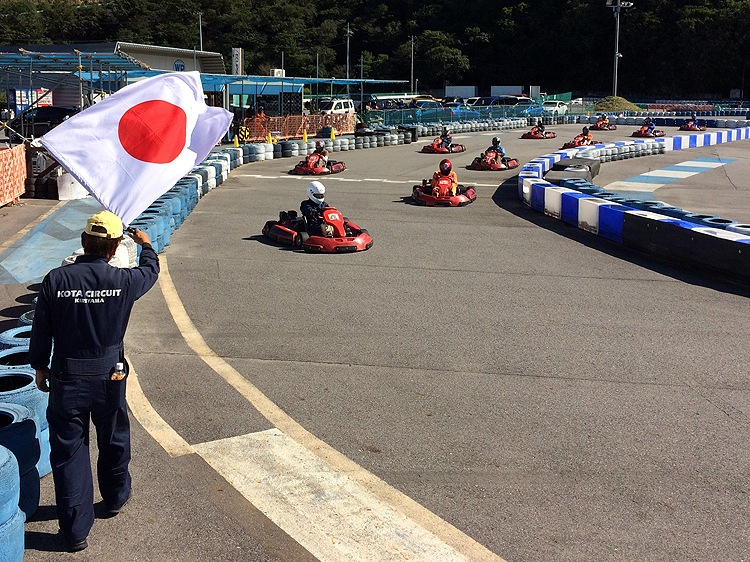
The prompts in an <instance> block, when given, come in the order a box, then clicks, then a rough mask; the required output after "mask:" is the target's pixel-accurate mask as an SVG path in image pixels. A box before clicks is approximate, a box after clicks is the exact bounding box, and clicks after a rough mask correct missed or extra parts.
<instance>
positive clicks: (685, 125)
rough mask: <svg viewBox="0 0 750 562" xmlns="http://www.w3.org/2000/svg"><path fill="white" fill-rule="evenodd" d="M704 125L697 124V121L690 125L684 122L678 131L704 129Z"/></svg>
mask: <svg viewBox="0 0 750 562" xmlns="http://www.w3.org/2000/svg"><path fill="white" fill-rule="evenodd" d="M705 130H706V127H704V126H703V125H700V126H698V124H697V123H695V122H693V124H692V125H688V124H687V123H685V124H684V125H683V126H682V127H680V131H705Z"/></svg>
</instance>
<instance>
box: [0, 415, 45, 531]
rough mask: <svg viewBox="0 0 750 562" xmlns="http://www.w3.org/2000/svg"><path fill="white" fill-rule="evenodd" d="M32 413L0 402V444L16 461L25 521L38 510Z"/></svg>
mask: <svg viewBox="0 0 750 562" xmlns="http://www.w3.org/2000/svg"><path fill="white" fill-rule="evenodd" d="M37 431H38V429H37V425H36V423H35V422H34V414H33V412H32V411H31V410H30V409H29V408H27V407H26V406H21V405H20V404H9V403H0V445H2V446H3V447H6V448H7V449H8V450H10V452H11V453H13V454H14V455H15V457H16V460H17V461H18V472H19V475H20V482H19V485H20V490H19V500H18V507H19V508H21V511H23V513H24V514H25V515H26V519H29V518H30V517H31V516H32V515H34V513H35V512H36V510H37V508H38V507H39V472H38V471H37V468H36V465H37V463H38V462H39V454H40V449H39V440H38V433H37Z"/></svg>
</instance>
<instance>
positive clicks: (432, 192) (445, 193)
mask: <svg viewBox="0 0 750 562" xmlns="http://www.w3.org/2000/svg"><path fill="white" fill-rule="evenodd" d="M451 183H452V182H451V180H450V178H448V177H441V178H440V179H439V180H438V183H437V186H435V187H434V188H433V187H432V185H430V182H429V181H427V180H422V185H415V186H414V191H412V194H411V198H412V200H413V201H414V202H415V203H416V204H417V205H426V206H427V207H463V206H464V205H468V204H469V203H473V202H474V200H475V199H476V198H477V192H476V191H475V190H474V188H473V187H471V186H468V187H464V186H463V185H459V186H458V188H457V189H456V194H455V195H451V192H452V189H451V187H452V185H451Z"/></svg>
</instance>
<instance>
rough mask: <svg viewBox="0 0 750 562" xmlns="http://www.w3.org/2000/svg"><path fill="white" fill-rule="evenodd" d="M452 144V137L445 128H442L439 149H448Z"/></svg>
mask: <svg viewBox="0 0 750 562" xmlns="http://www.w3.org/2000/svg"><path fill="white" fill-rule="evenodd" d="M452 142H453V137H452V136H451V134H450V133H449V132H448V128H447V127H443V132H442V133H440V148H450V147H451V143H452Z"/></svg>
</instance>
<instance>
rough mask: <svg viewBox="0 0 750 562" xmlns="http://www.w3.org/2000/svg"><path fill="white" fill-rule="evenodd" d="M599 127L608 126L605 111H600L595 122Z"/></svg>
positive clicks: (607, 117)
mask: <svg viewBox="0 0 750 562" xmlns="http://www.w3.org/2000/svg"><path fill="white" fill-rule="evenodd" d="M597 125H598V126H599V127H609V116H608V115H607V114H606V113H602V114H601V115H600V116H599V122H598V123H597Z"/></svg>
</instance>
